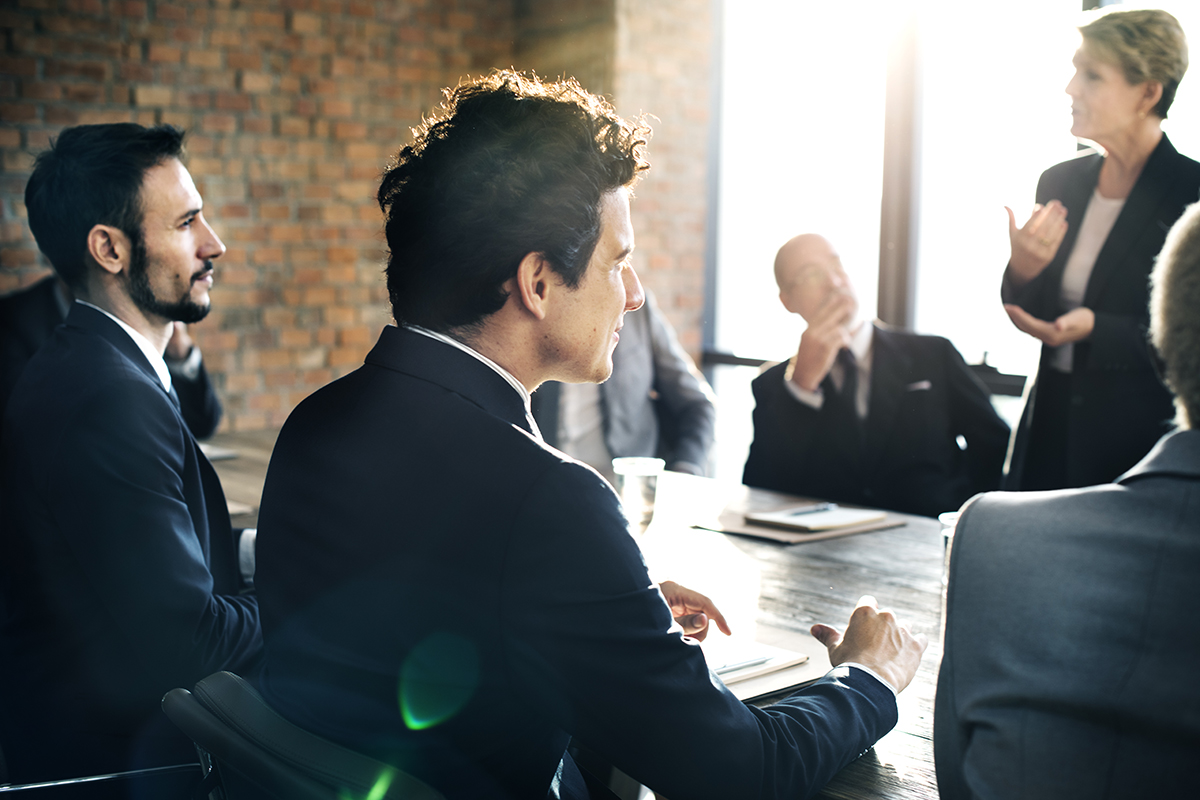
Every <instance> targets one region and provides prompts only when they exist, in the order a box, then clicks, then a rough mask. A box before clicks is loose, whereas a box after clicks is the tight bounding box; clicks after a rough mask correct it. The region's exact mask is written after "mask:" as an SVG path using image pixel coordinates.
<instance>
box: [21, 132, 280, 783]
mask: <svg viewBox="0 0 1200 800" xmlns="http://www.w3.org/2000/svg"><path fill="white" fill-rule="evenodd" d="M182 155H183V133H182V132H181V131H179V130H176V129H175V128H172V127H169V126H161V127H157V128H144V127H142V126H140V125H135V124H131V123H123V124H115V125H89V126H79V127H75V128H69V129H67V130H65V131H63V132H62V134H61V135H60V136H59V137H58V139H57V141H56V142H54V143H52V145H51V148H50V149H49V150H48V151H46V152H44V153H42V154H41V155H40V156H39V157H38V159H37V162H36V164H35V167H34V172H33V175H32V176H31V177H30V179H29V183H28V185H27V187H26V190H25V205H26V208H27V209H28V212H29V227H30V229H31V230H32V231H33V234H34V237H35V238H36V239H37V242H38V246H39V247H40V248H41V249H42V252H44V253H45V254H46V256H47V257H48V258H49V259H50V261H51V263H52V264H53V265H54V268H55V271H56V272H57V273H58V275H59V277H61V278H62V279H63V280H64V281H65V282H66V283H67V285H68V286H69V287H70V289H71V291H72V292H73V294H74V296H75V298H76V300H75V302H74V303H73V305H72V307H71V310H70V312H69V313H68V315H67V319H66V321H65V323H64V325H63V326H62V327H60V328H58V330H57V331H56V332H55V333H54V335H53V336H52V337H51V339H50V340H49V341H47V342H46V343H45V345H43V347H42V348H41V350H40V351H39V352H38V353H37V355H36V356H34V358H33V359H32V360H31V361H30V362H29V365H28V367H26V369H25V371H24V373H23V375H22V376H21V379H20V380H19V382H18V383H17V386H16V387H15V389H14V391H13V395H12V398H11V400H10V402H9V405H8V408H7V409H6V412H5V417H4V428H3V433H2V435H0V443H2V444H0V509H2V513H0V589H2V591H3V594H2V595H0V598H2V600H3V612H4V613H3V614H0V685H2V686H3V687H4V690H3V692H0V742H2V744H3V748H4V753H5V756H6V757H7V760H8V765H9V770H10V773H11V775H10V777H11V778H12V779H13V780H15V781H18V782H22V781H35V780H45V779H53V778H67V777H73V776H79V775H87V774H94V773H99V772H110V771H120V770H125V769H130V768H136V767H144V766H152V765H155V764H164V763H179V762H185V761H190V760H193V759H194V757H195V756H194V752H193V751H192V749H191V747H190V745H189V744H188V742H187V741H186V740H185V739H184V738H183V737H182V736H181V735H180V734H178V733H177V732H174V731H172V730H170V726H169V724H168V723H166V721H165V718H164V717H163V716H162V714H161V712H160V711H159V710H158V704H159V701H160V699H161V697H162V695H163V693H164V692H166V691H167V690H168V689H171V688H172V687H175V686H187V685H191V684H192V683H194V682H195V681H197V680H199V679H200V678H202V677H204V676H205V675H208V674H210V673H212V672H215V671H217V670H221V669H232V670H236V671H238V672H240V673H242V674H246V673H247V672H250V671H252V670H253V669H254V668H255V666H256V664H257V662H258V659H259V657H260V653H261V647H262V638H261V631H260V627H259V618H258V603H257V600H256V598H254V597H253V596H248V595H246V594H245V593H244V591H245V586H244V584H243V578H242V575H241V573H240V571H239V567H238V546H237V542H236V541H235V539H234V534H233V531H232V529H231V528H230V523H229V514H228V511H227V509H226V504H225V498H224V495H223V494H222V492H221V485H220V483H219V481H218V479H217V475H216V473H215V472H214V471H213V468H212V466H211V465H210V464H209V463H208V461H207V460H206V459H205V457H204V455H203V454H202V453H201V452H200V449H199V446H198V445H197V444H196V441H195V439H194V438H193V437H192V434H191V433H190V432H189V430H188V427H187V424H186V423H185V422H184V419H183V416H182V415H181V413H180V409H179V400H178V396H177V394H176V392H175V390H174V389H173V388H172V385H171V376H170V372H169V371H168V370H167V367H166V364H165V363H164V362H163V352H164V349H165V348H166V346H167V341H168V339H169V338H170V337H171V334H172V332H173V330H174V327H175V323H176V322H185V323H188V322H196V321H198V320H200V319H202V318H203V317H204V316H205V314H207V313H208V308H209V296H208V293H209V289H210V288H211V287H212V282H213V260H214V259H216V258H217V257H219V256H220V255H221V254H222V253H224V252H225V246H224V245H223V244H222V243H221V240H220V239H219V238H218V237H217V235H216V234H215V233H214V232H213V230H212V228H211V227H209V224H208V222H207V221H206V220H205V218H204V214H203V211H202V208H203V201H202V200H201V198H200V194H199V192H198V191H197V190H196V187H195V184H194V183H193V182H192V178H191V175H190V174H188V171H187V169H186V168H184V166H183V164H182V162H181V161H180V158H181V157H182Z"/></svg>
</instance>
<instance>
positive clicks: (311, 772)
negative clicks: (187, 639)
mask: <svg viewBox="0 0 1200 800" xmlns="http://www.w3.org/2000/svg"><path fill="white" fill-rule="evenodd" d="M162 705H163V711H164V712H166V714H167V716H168V717H169V718H170V719H171V721H172V722H174V723H175V725H176V726H178V727H179V729H180V730H182V731H183V732H184V733H186V734H187V735H188V736H190V737H191V739H192V741H193V742H195V743H196V747H197V749H198V750H200V752H201V762H202V763H206V762H208V764H209V769H210V771H209V773H208V775H207V777H206V783H207V785H208V788H210V789H211V790H212V791H213V796H214V797H222V796H223V797H224V798H225V800H243V799H246V800H249V799H251V798H253V800H258V799H259V798H279V800H341V799H342V798H354V800H362V799H365V798H370V800H443V798H442V795H441V794H440V793H439V792H437V791H435V790H434V789H432V788H430V787H429V786H427V785H426V784H424V783H422V782H421V781H419V780H417V779H416V778H414V777H412V776H411V775H408V774H406V773H404V772H401V771H400V770H398V769H396V768H395V767H393V766H390V765H388V764H385V763H383V762H381V761H376V760H375V759H373V758H369V757H367V756H365V755H362V754H361V753H356V752H354V751H352V750H347V749H346V748H344V747H342V746H341V745H338V744H334V743H333V742H330V741H328V740H327V739H323V738H321V737H320V736H317V735H316V734H313V733H309V732H308V731H306V730H303V729H302V728H299V727H297V726H295V725H293V724H292V723H290V722H288V721H287V720H286V719H284V718H283V717H281V716H280V715H279V714H278V713H276V712H275V711H274V710H273V709H272V708H271V707H270V706H268V705H267V704H266V702H265V701H264V700H263V699H262V697H261V696H260V695H259V694H258V692H256V691H255V690H254V688H253V687H251V686H250V684H248V683H246V681H244V680H242V679H241V678H239V677H238V676H237V675H234V674H233V673H231V672H217V673H215V674H213V675H209V676H208V677H207V678H205V679H204V680H202V681H200V682H199V683H197V684H196V687H195V689H194V690H193V691H191V692H189V691H187V690H186V689H172V690H171V691H169V692H167V694H166V696H165V697H163V703H162Z"/></svg>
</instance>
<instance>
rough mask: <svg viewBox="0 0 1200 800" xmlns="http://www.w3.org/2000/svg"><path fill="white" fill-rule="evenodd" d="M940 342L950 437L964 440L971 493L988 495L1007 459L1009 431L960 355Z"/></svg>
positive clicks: (947, 342) (983, 387) (951, 345)
mask: <svg viewBox="0 0 1200 800" xmlns="http://www.w3.org/2000/svg"><path fill="white" fill-rule="evenodd" d="M943 341H944V342H945V364H946V378H947V382H948V385H949V392H950V425H951V433H952V434H953V435H954V436H962V437H963V438H964V439H966V440H967V470H968V472H969V474H970V478H971V493H972V494H976V493H979V492H989V491H992V490H993V489H997V488H999V486H1000V475H1001V473H1002V472H1003V470H1004V459H1005V456H1007V455H1008V439H1009V433H1010V431H1009V427H1008V424H1007V423H1006V422H1005V421H1004V420H1003V419H1001V418H1000V415H999V414H997V413H996V409H995V408H993V407H992V401H991V399H990V398H989V395H988V390H987V387H985V386H984V385H983V383H982V382H980V380H979V379H978V378H977V377H975V374H974V373H973V372H971V368H970V367H968V366H967V362H966V361H964V360H963V357H962V354H961V353H959V352H958V350H957V349H956V348H955V347H954V345H953V344H951V343H950V342H949V341H946V340H943Z"/></svg>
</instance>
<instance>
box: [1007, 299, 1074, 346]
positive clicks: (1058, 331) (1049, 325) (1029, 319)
mask: <svg viewBox="0 0 1200 800" xmlns="http://www.w3.org/2000/svg"><path fill="white" fill-rule="evenodd" d="M1004 310H1005V311H1007V312H1008V318H1009V319H1011V320H1012V323H1013V325H1016V326H1017V328H1018V330H1021V331H1024V332H1025V333H1028V334H1029V335H1030V336H1032V337H1033V338H1035V339H1039V340H1041V341H1042V342H1045V343H1046V344H1048V345H1050V346H1051V347H1058V346H1059V345H1063V344H1070V343H1071V342H1080V341H1083V340H1084V339H1086V338H1088V337H1089V336H1091V335H1092V329H1093V328H1095V327H1096V314H1095V312H1093V311H1092V310H1091V309H1090V308H1084V307H1082V306H1080V307H1079V308H1076V309H1072V310H1071V311H1068V312H1067V313H1065V314H1063V315H1062V316H1061V317H1059V318H1058V319H1056V320H1054V322H1046V321H1045V320H1041V319H1038V318H1037V317H1035V316H1033V315H1032V314H1030V313H1029V312H1028V311H1026V310H1025V309H1023V308H1021V307H1020V306H1014V305H1007V304H1006V305H1005V306H1004Z"/></svg>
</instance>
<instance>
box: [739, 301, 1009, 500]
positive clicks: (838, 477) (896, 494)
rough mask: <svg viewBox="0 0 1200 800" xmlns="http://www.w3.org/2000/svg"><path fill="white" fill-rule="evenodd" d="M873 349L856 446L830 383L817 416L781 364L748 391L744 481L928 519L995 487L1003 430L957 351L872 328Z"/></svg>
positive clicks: (942, 342)
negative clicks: (790, 385) (750, 420)
mask: <svg viewBox="0 0 1200 800" xmlns="http://www.w3.org/2000/svg"><path fill="white" fill-rule="evenodd" d="M872 346H873V348H874V349H873V352H872V357H871V392H870V404H869V407H868V410H867V418H866V421H865V431H864V435H863V437H862V442H863V444H862V446H861V447H859V446H857V444H856V443H857V441H858V433H856V432H855V431H854V430H853V429H852V428H851V424H852V423H850V422H848V421H846V420H843V419H842V418H841V417H840V416H838V415H836V414H835V413H834V412H833V410H832V404H831V403H829V402H828V398H829V397H830V396H831V395H832V393H834V392H835V391H836V390H835V389H834V388H833V386H832V383H831V382H830V379H829V377H828V376H826V378H825V381H824V382H823V383H822V389H823V390H824V392H825V394H826V398H827V401H826V403H825V404H824V405H822V407H821V409H820V410H815V409H813V408H811V407H810V406H807V405H805V404H804V403H801V402H800V401H798V400H797V399H796V398H795V397H793V396H792V395H791V393H790V392H789V391H788V390H787V387H786V386H784V383H783V375H784V372H785V371H786V369H787V362H784V363H782V364H777V365H776V366H774V367H772V368H770V369H768V370H767V371H766V372H764V373H763V374H762V375H759V376H758V377H757V378H756V379H755V380H754V383H753V390H754V402H755V405H754V441H753V442H752V443H751V445H750V454H749V456H748V457H747V458H746V468H745V471H744V473H743V475H742V481H743V482H744V483H745V484H747V485H748V486H758V487H761V488H764V489H773V490H775V491H779V492H788V493H790V494H798V495H802V496H805V497H818V498H821V499H825V500H836V501H839V502H844V503H857V504H861V505H867V506H876V507H879V508H890V509H894V510H896V511H905V512H908V513H912V514H925V515H927V516H936V515H937V514H939V513H941V512H943V511H953V510H955V509H957V508H958V507H959V506H960V505H962V503H963V502H964V501H965V500H966V499H967V498H969V497H970V496H971V495H973V494H975V493H976V492H982V491H987V490H989V489H995V488H996V487H997V486H998V485H999V481H1000V471H1001V469H1002V468H1003V466H1004V456H1005V453H1006V451H1007V448H1008V435H1009V430H1008V426H1007V425H1006V424H1005V423H1004V421H1003V420H1002V419H1000V417H999V416H998V415H997V414H996V412H995V410H994V409H993V408H992V404H991V401H990V400H989V399H988V392H987V389H986V388H985V387H984V386H983V384H982V383H980V382H979V379H978V378H976V377H975V375H974V374H973V373H972V372H971V370H970V369H969V368H968V367H967V365H966V363H965V362H964V361H963V358H962V356H961V355H959V353H958V351H957V350H956V349H954V345H952V344H950V342H949V341H947V340H946V339H943V338H941V337H938V336H921V335H918V334H915V333H908V332H906V331H899V330H893V329H891V328H887V327H882V326H880V325H878V324H877V325H876V326H875V333H874V344H873V345H872ZM958 436H962V437H963V438H964V439H965V440H966V442H967V450H966V451H965V452H964V451H963V450H961V449H960V448H959V446H958V444H957V440H956V437H958Z"/></svg>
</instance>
